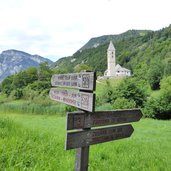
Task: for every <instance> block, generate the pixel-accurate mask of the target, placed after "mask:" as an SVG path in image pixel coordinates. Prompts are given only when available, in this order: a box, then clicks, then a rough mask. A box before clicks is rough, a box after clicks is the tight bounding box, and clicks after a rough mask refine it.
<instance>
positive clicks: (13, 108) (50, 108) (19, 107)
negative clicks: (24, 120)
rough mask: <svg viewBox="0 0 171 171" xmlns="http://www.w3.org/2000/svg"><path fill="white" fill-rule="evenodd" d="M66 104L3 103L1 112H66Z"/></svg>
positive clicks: (62, 113) (49, 113)
mask: <svg viewBox="0 0 171 171" xmlns="http://www.w3.org/2000/svg"><path fill="white" fill-rule="evenodd" d="M65 109H66V106H65V105H63V104H54V105H44V104H37V103H14V102H9V103H1V104H0V112H1V113H20V114H42V115H44V114H48V115H52V114H58V115H64V114H65V112H66V111H65Z"/></svg>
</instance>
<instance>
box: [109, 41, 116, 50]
mask: <svg viewBox="0 0 171 171" xmlns="http://www.w3.org/2000/svg"><path fill="white" fill-rule="evenodd" d="M107 50H108V51H115V47H114V45H113V43H112V41H110V44H109V47H108V49H107Z"/></svg>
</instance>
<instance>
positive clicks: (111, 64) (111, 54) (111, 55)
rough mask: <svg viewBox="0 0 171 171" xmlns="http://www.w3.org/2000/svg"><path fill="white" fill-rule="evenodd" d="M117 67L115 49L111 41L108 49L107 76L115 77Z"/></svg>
mask: <svg viewBox="0 0 171 171" xmlns="http://www.w3.org/2000/svg"><path fill="white" fill-rule="evenodd" d="M115 65H116V64H115V47H114V45H113V43H112V41H110V44H109V47H108V49H107V67H108V68H107V76H109V77H111V76H115Z"/></svg>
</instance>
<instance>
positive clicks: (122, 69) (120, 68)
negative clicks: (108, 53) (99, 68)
mask: <svg viewBox="0 0 171 171" xmlns="http://www.w3.org/2000/svg"><path fill="white" fill-rule="evenodd" d="M115 71H130V70H129V69H126V68H123V67H121V66H120V65H119V64H117V65H116V67H115Z"/></svg>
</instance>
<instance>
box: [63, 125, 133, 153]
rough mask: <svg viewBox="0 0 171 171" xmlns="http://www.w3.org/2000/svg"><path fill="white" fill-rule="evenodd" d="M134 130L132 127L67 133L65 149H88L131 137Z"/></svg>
mask: <svg viewBox="0 0 171 171" xmlns="http://www.w3.org/2000/svg"><path fill="white" fill-rule="evenodd" d="M133 131H134V129H133V127H132V125H122V126H114V127H109V128H100V129H93V130H87V131H86V130H85V131H77V132H69V133H67V138H66V145H65V149H66V150H70V149H73V148H79V147H87V146H89V145H93V144H99V143H103V142H107V141H112V140H117V139H122V138H127V137H130V136H131V134H132V133H133Z"/></svg>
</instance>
